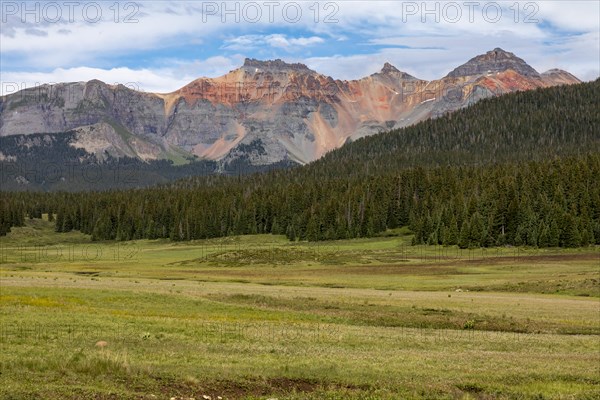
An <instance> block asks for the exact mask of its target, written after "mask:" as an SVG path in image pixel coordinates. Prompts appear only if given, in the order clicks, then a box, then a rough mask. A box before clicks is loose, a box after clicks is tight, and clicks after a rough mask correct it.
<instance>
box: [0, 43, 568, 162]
mask: <svg viewBox="0 0 600 400" xmlns="http://www.w3.org/2000/svg"><path fill="white" fill-rule="evenodd" d="M579 82H580V81H579V79H577V78H576V77H575V76H573V75H571V74H570V73H568V72H566V71H562V70H558V69H552V70H549V71H546V72H544V73H539V72H537V71H536V70H535V69H534V68H532V67H531V66H529V65H528V64H527V63H526V62H525V61H524V60H522V59H521V58H519V57H517V56H515V55H514V54H513V53H510V52H507V51H504V50H502V49H500V48H496V49H494V50H491V51H489V52H487V53H485V54H483V55H479V56H476V57H474V58H472V59H471V60H469V61H468V62H466V63H465V64H463V65H461V66H459V67H457V68H455V69H454V70H452V71H451V72H450V73H448V74H447V75H446V76H445V77H443V78H441V79H438V80H433V81H427V80H422V79H419V78H417V77H414V76H411V75H409V74H408V73H406V72H402V71H400V70H398V69H397V68H396V67H394V66H393V65H391V64H389V63H386V64H385V65H384V66H383V68H382V69H381V71H379V72H377V73H375V74H372V75H370V76H367V77H364V78H362V79H358V80H350V81H347V80H337V79H334V78H332V77H329V76H326V75H323V74H320V73H318V72H316V71H313V70H311V69H310V68H308V67H307V66H306V65H304V64H299V63H295V64H292V63H286V62H284V61H282V60H273V61H259V60H255V59H246V60H245V62H244V65H243V66H241V67H240V68H237V69H235V70H233V71H230V72H229V73H227V74H225V75H223V76H221V77H218V78H200V79H197V80H195V81H193V82H191V83H189V84H188V85H186V86H184V87H182V88H181V89H179V90H176V91H175V92H172V93H147V92H142V91H136V90H132V89H130V88H128V87H125V86H123V85H109V84H106V83H104V82H101V81H98V80H92V81H89V82H75V83H60V84H55V85H42V86H39V87H35V88H30V89H25V90H22V91H20V92H17V93H14V94H9V95H5V96H2V97H0V136H2V137H6V136H12V135H30V134H35V133H43V134H48V135H49V136H48V137H49V138H50V139H49V140H50V141H51V138H52V136H53V135H60V134H63V133H66V132H70V133H71V134H72V136H71V139H69V145H70V146H72V147H74V148H78V149H82V150H84V151H85V152H87V153H90V154H94V155H95V156H96V157H97V159H100V160H102V159H104V158H107V157H113V158H114V157H131V158H137V159H140V160H144V161H149V160H161V159H166V160H172V161H174V162H176V163H186V162H188V161H190V160H195V159H205V160H218V161H219V162H222V163H232V162H236V161H239V160H244V161H246V162H247V163H248V164H250V165H257V166H260V165H271V164H275V163H281V162H289V163H299V164H306V163H309V162H312V161H314V160H316V159H319V158H320V157H322V156H323V155H324V154H326V153H327V152H329V151H331V150H333V149H336V148H338V147H341V146H342V145H344V144H345V143H347V142H349V141H354V140H356V139H358V138H361V137H364V136H370V135H373V134H376V133H379V132H382V131H388V130H391V129H396V128H401V127H406V126H409V125H413V124H415V123H417V122H419V121H423V120H425V119H429V118H436V117H439V116H442V115H444V114H446V113H448V112H451V111H455V110H458V109H461V108H464V107H466V106H469V105H471V104H473V103H474V102H477V101H478V100H480V99H483V98H489V97H493V96H498V95H502V94H505V93H511V92H515V91H524V90H531V89H536V88H543V87H550V86H557V85H563V84H574V83H579ZM23 145H24V146H32V145H35V143H33V144H32V142H31V141H27V140H23ZM7 157H8V156H7V155H4V154H2V153H1V152H0V160H4V159H6V158H7Z"/></svg>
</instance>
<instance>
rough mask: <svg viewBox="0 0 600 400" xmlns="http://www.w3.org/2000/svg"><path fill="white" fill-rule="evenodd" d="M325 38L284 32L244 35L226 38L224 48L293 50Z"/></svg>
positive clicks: (317, 42) (239, 49) (320, 41)
mask: <svg viewBox="0 0 600 400" xmlns="http://www.w3.org/2000/svg"><path fill="white" fill-rule="evenodd" d="M324 41H325V40H323V39H322V38H320V37H318V36H311V37H298V38H294V37H291V38H288V37H287V36H286V35H282V34H271V35H243V36H238V37H235V38H231V39H226V40H225V44H224V45H223V46H222V49H226V50H235V51H248V50H252V49H258V48H263V47H264V46H268V47H273V48H280V49H284V50H286V51H292V50H295V49H296V48H300V47H307V46H312V45H315V44H319V43H323V42H324Z"/></svg>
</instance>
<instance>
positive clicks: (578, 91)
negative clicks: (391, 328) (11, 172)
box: [0, 81, 600, 247]
mask: <svg viewBox="0 0 600 400" xmlns="http://www.w3.org/2000/svg"><path fill="white" fill-rule="evenodd" d="M598 99H600V81H596V82H592V83H586V84H580V85H572V86H562V87H556V88H549V89H541V90H536V91H531V92H522V93H516V94H513V95H506V96H502V97H499V98H494V99H489V100H484V101H482V102H479V103H477V104H475V105H473V106H471V107H469V108H467V109H464V110H461V111H458V112H456V113H453V114H449V115H447V116H444V117H442V118H438V119H435V120H430V121H426V122H423V123H420V124H418V125H415V126H413V127H409V128H405V129H402V130H398V131H392V132H388V133H383V134H380V135H377V136H373V137H369V138H365V139H361V140H358V141H356V142H354V143H349V144H347V145H346V146H344V147H342V148H341V149H339V150H336V151H333V152H331V153H330V154H328V155H326V156H325V157H324V158H322V159H321V160H319V161H317V162H315V163H312V164H310V165H308V166H305V167H301V168H294V169H291V170H282V171H271V172H267V173H262V174H254V175H248V176H239V177H224V176H211V177H195V178H187V179H183V180H180V181H177V182H176V183H174V184H169V185H164V186H159V187H155V188H147V189H137V190H127V191H107V192H81V193H52V194H40V193H3V194H2V207H1V214H0V233H6V232H7V231H8V229H9V227H10V226H19V225H22V224H23V223H24V218H26V217H27V216H29V217H32V218H33V217H39V216H40V215H41V213H46V212H49V213H51V214H52V216H53V217H54V218H55V219H56V230H57V231H58V232H65V231H70V230H73V229H75V230H81V231H82V232H84V233H88V234H91V235H92V238H93V239H96V240H103V239H117V240H131V239H140V238H149V239H155V238H170V239H172V240H192V239H202V238H211V237H219V236H226V235H238V234H254V233H274V234H285V235H287V236H288V237H289V238H290V239H291V240H295V239H301V240H329V239H341V238H356V237H368V236H373V235H375V234H377V233H379V232H383V231H385V230H387V229H393V228H398V227H402V226H409V227H410V229H411V230H412V231H413V232H414V234H415V235H414V242H415V243H429V244H445V245H459V246H461V247H474V246H493V245H503V244H511V245H530V246H539V247H547V246H565V247H576V246H585V245H589V244H595V243H596V244H600V184H599V183H600V178H599V177H600V133H599V132H598V127H599V126H600V103H599V100H598Z"/></svg>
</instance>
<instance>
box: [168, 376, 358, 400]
mask: <svg viewBox="0 0 600 400" xmlns="http://www.w3.org/2000/svg"><path fill="white" fill-rule="evenodd" d="M159 381H160V383H159V389H160V394H158V393H156V394H157V395H158V397H159V398H161V397H164V396H166V397H167V398H172V397H175V398H177V399H189V398H190V397H193V398H196V399H202V398H203V396H210V398H211V399H217V398H218V397H219V396H220V397H221V398H223V399H224V400H235V399H243V398H247V397H251V396H252V397H261V396H277V395H281V394H286V393H311V392H314V391H316V390H318V389H321V388H336V389H342V390H343V389H346V390H361V389H368V387H359V386H355V385H340V384H323V383H321V382H318V381H316V380H311V379H304V378H286V377H277V378H265V379H259V378H245V379H241V380H240V381H231V380H216V381H212V382H207V383H205V382H199V383H197V384H194V383H189V382H175V381H171V382H169V381H164V380H161V379H160V378H159Z"/></svg>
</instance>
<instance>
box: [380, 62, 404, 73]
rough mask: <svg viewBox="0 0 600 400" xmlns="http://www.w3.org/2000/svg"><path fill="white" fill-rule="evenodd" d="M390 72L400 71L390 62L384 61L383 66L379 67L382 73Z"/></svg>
mask: <svg viewBox="0 0 600 400" xmlns="http://www.w3.org/2000/svg"><path fill="white" fill-rule="evenodd" d="M391 72H400V70H399V69H398V68H396V67H394V66H393V65H392V64H390V63H388V62H386V63H385V64H383V68H382V69H381V73H382V74H389V73H391Z"/></svg>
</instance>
